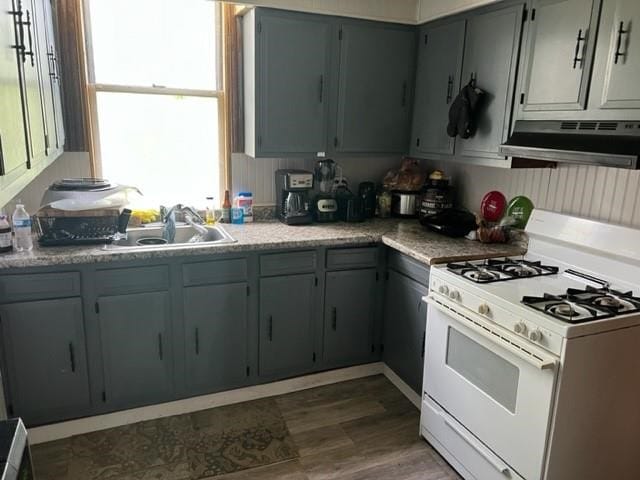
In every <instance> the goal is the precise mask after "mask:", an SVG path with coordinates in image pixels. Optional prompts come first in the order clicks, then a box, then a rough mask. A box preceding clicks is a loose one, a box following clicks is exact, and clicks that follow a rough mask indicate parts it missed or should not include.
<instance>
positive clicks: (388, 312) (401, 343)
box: [383, 270, 428, 393]
mask: <svg viewBox="0 0 640 480" xmlns="http://www.w3.org/2000/svg"><path fill="white" fill-rule="evenodd" d="M427 291H428V288H427V287H426V286H424V285H422V284H420V283H418V282H416V281H414V280H411V279H410V278H409V277H405V276H404V275H401V274H399V273H397V272H395V271H393V270H390V271H389V278H388V280H387V291H386V296H385V310H384V334H383V343H384V352H383V360H384V362H385V363H386V364H387V365H388V366H389V367H390V368H391V369H392V370H393V371H394V372H395V373H396V374H397V375H398V376H399V377H400V378H401V379H402V380H404V381H405V382H406V383H407V385H409V386H410V387H411V388H412V389H413V390H415V391H416V392H418V393H421V391H422V370H423V363H424V340H425V325H426V320H427V309H426V306H425V305H424V303H423V302H422V297H423V296H424V295H426V294H427Z"/></svg>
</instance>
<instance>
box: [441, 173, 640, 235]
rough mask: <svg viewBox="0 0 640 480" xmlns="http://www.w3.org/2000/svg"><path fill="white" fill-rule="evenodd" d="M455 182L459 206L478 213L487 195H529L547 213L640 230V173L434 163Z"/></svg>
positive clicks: (508, 196) (508, 197) (510, 196)
mask: <svg viewBox="0 0 640 480" xmlns="http://www.w3.org/2000/svg"><path fill="white" fill-rule="evenodd" d="M429 166H431V167H438V168H443V169H444V170H445V171H446V173H447V174H448V175H450V176H451V177H452V183H453V184H454V185H455V187H456V192H457V198H458V202H459V203H460V204H461V205H463V206H465V207H467V208H469V209H470V210H472V211H478V210H479V208H480V202H481V200H482V197H483V195H484V194H485V193H486V192H488V191H490V190H499V191H501V192H502V193H504V195H505V196H506V197H507V200H510V199H511V198H513V197H514V196H516V195H526V196H527V197H529V198H530V199H531V201H532V202H533V203H534V205H535V206H536V207H538V208H542V209H545V210H552V211H555V212H560V213H567V214H571V215H576V216H581V217H588V218H593V219H596V220H601V221H604V222H610V223H615V224H621V225H626V226H632V227H636V228H640V171H638V170H622V169H618V168H606V167H595V166H583V165H580V166H576V165H562V164H559V166H558V168H555V169H521V170H520V169H514V170H509V169H500V168H489V167H476V166H467V165H462V164H454V163H450V164H444V163H443V162H429Z"/></svg>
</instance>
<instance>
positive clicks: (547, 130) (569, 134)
mask: <svg viewBox="0 0 640 480" xmlns="http://www.w3.org/2000/svg"><path fill="white" fill-rule="evenodd" d="M500 153H502V154H503V155H507V156H510V157H516V158H527V159H533V160H547V161H551V162H566V163H580V164H587V165H603V166H607V167H618V168H630V169H637V168H639V167H640V158H639V156H640V121H638V122H629V121H620V122H616V121H549V120H517V121H516V124H515V126H514V129H513V133H512V134H511V137H510V138H509V140H508V141H507V142H506V143H505V144H503V145H501V146H500Z"/></svg>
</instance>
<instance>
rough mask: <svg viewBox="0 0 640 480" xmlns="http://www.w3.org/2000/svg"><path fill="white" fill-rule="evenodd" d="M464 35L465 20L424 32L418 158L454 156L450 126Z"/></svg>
mask: <svg viewBox="0 0 640 480" xmlns="http://www.w3.org/2000/svg"><path fill="white" fill-rule="evenodd" d="M464 31H465V22H464V20H460V21H458V22H453V23H449V24H445V25H438V26H436V27H428V26H427V27H423V28H422V29H421V31H420V37H419V44H418V71H417V75H416V93H415V101H414V109H413V134H412V138H411V153H412V155H414V156H417V157H421V156H424V154H442V155H452V154H453V146H454V142H455V140H454V139H453V138H451V137H450V136H449V135H447V123H448V122H449V108H450V107H451V103H452V102H453V99H454V98H455V96H456V95H457V94H458V91H459V90H460V74H461V70H462V52H463V49H464Z"/></svg>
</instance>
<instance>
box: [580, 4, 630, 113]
mask: <svg viewBox="0 0 640 480" xmlns="http://www.w3.org/2000/svg"><path fill="white" fill-rule="evenodd" d="M639 26H640V2H638V0H603V5H602V14H601V19H600V30H599V33H598V43H597V46H596V56H595V61H594V73H593V81H592V87H591V93H590V97H589V108H590V109H591V110H592V111H594V112H596V115H594V117H596V118H597V119H601V118H606V119H612V120H629V119H631V120H637V119H638V116H639V115H638V111H637V110H638V109H640V89H639V88H638V81H639V79H640V28H639ZM633 109H635V111H633Z"/></svg>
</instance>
